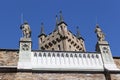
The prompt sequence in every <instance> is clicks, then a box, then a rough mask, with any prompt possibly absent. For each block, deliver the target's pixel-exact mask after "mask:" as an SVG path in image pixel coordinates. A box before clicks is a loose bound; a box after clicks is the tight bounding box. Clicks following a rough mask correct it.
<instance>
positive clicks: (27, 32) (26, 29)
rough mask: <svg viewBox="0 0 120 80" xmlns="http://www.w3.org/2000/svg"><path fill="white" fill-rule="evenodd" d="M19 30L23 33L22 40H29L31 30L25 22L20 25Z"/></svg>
mask: <svg viewBox="0 0 120 80" xmlns="http://www.w3.org/2000/svg"><path fill="white" fill-rule="evenodd" d="M20 29H21V30H22V32H23V38H30V37H31V29H30V26H29V25H28V23H27V22H25V23H24V24H22V25H21V26H20Z"/></svg>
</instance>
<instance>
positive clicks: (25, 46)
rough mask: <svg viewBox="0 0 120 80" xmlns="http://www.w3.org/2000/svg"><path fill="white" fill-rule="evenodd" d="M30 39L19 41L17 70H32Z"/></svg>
mask: <svg viewBox="0 0 120 80" xmlns="http://www.w3.org/2000/svg"><path fill="white" fill-rule="evenodd" d="M31 46H32V40H31V38H21V39H20V49H19V61H18V66H17V68H18V69H32V65H31Z"/></svg>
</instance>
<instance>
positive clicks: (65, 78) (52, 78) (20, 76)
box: [0, 72, 106, 80]
mask: <svg viewBox="0 0 120 80" xmlns="http://www.w3.org/2000/svg"><path fill="white" fill-rule="evenodd" d="M0 80H106V79H105V76H104V74H87V73H28V72H18V73H0Z"/></svg>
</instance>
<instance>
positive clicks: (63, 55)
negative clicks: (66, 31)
mask: <svg viewBox="0 0 120 80" xmlns="http://www.w3.org/2000/svg"><path fill="white" fill-rule="evenodd" d="M31 57H32V59H31V62H32V69H33V70H71V71H72V70H87V71H89V70H96V71H97V70H98V71H99V70H103V62H102V59H101V55H100V54H96V53H72V52H32V55H31Z"/></svg>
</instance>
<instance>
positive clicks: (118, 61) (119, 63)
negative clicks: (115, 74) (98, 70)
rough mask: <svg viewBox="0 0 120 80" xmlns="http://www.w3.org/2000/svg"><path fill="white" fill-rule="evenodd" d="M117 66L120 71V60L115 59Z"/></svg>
mask: <svg viewBox="0 0 120 80" xmlns="http://www.w3.org/2000/svg"><path fill="white" fill-rule="evenodd" d="M114 62H115V64H116V66H117V67H118V68H119V69H120V58H114Z"/></svg>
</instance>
